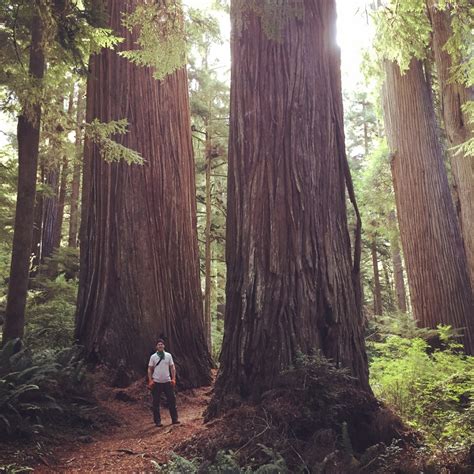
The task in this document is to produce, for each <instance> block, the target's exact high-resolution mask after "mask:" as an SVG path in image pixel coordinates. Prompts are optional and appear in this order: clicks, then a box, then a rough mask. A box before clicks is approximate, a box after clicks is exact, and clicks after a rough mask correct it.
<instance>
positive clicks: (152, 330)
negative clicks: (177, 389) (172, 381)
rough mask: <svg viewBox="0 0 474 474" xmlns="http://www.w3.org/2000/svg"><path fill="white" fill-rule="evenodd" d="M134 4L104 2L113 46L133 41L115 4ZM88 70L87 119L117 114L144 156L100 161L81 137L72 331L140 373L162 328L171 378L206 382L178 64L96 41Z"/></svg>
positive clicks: (100, 353)
mask: <svg viewBox="0 0 474 474" xmlns="http://www.w3.org/2000/svg"><path fill="white" fill-rule="evenodd" d="M136 4H137V1H136V0H124V1H121V2H117V1H113V0H108V2H107V5H108V14H109V21H110V25H109V26H110V28H111V29H113V30H114V32H115V33H116V34H117V35H119V36H121V37H123V38H125V40H124V42H122V43H121V44H120V46H119V49H120V50H130V49H132V48H133V47H134V45H135V41H136V38H134V37H132V35H131V34H130V33H129V32H128V31H127V30H126V29H125V28H124V27H123V26H122V14H123V13H124V12H131V11H133V9H134V7H135V6H136ZM90 70H91V72H90V76H89V80H88V97H87V109H88V110H87V120H88V121H90V120H92V119H93V118H98V119H99V120H100V121H102V122H108V121H110V120H118V119H122V118H127V119H128V121H129V132H128V133H127V134H126V135H123V136H120V137H119V138H117V141H119V142H120V143H122V144H123V145H125V146H127V147H130V148H132V149H134V150H137V151H138V152H140V153H141V154H142V155H143V157H144V159H145V160H146V161H145V163H144V165H142V166H140V165H127V164H126V163H123V162H121V163H112V164H111V163H106V162H104V161H103V160H102V159H101V157H100V154H99V150H98V149H97V146H95V145H93V144H91V143H87V146H86V150H85V153H86V159H85V163H84V188H83V193H84V194H85V196H84V199H83V214H82V217H83V218H84V217H85V219H84V220H83V221H82V227H83V231H82V230H81V273H80V282H79V296H78V312H77V328H76V335H77V338H78V340H79V342H80V343H81V344H83V345H84V346H85V349H86V351H87V353H88V355H89V357H90V358H91V359H93V360H94V359H95V360H99V361H102V362H104V363H106V364H107V365H109V366H110V367H112V368H116V367H118V366H119V365H124V366H125V367H126V368H128V369H130V370H132V371H134V372H135V373H136V374H143V373H144V371H145V369H146V365H147V362H148V357H149V355H150V352H152V351H153V350H154V347H155V344H156V339H157V338H158V337H159V336H160V334H162V333H163V334H164V335H166V342H167V349H168V350H170V352H171V353H172V354H173V356H174V358H175V362H176V365H177V368H178V370H177V372H178V383H179V384H180V385H181V386H183V387H195V386H199V385H204V384H208V383H210V380H211V379H210V367H211V358H210V355H209V353H208V350H207V345H206V339H205V334H204V327H203V314H202V295H201V289H200V280H199V254H198V245H197V230H196V202H195V184H194V163H193V154H192V145H191V127H190V116H189V103H188V91H187V76H186V69H185V68H184V67H183V68H181V69H179V70H178V71H176V72H174V73H172V74H170V75H168V76H167V77H166V78H165V79H163V80H162V81H160V82H158V81H156V80H155V79H154V78H153V76H152V70H151V69H150V68H145V67H138V66H135V65H133V64H132V63H131V62H129V61H127V60H126V59H124V58H122V57H120V56H119V55H118V54H117V51H112V50H103V51H102V52H101V54H100V55H96V56H94V57H92V58H91V63H90ZM85 208H87V210H86V209H85ZM84 236H85V238H84Z"/></svg>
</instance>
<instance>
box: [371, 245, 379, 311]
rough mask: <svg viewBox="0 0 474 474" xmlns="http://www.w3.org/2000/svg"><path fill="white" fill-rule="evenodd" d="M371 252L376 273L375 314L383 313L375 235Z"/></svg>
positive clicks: (374, 288)
mask: <svg viewBox="0 0 474 474" xmlns="http://www.w3.org/2000/svg"><path fill="white" fill-rule="evenodd" d="M370 253H371V255H372V269H373V273H374V287H373V289H372V292H373V294H374V316H381V315H382V286H381V285H380V272H379V262H378V258H377V237H375V236H374V237H373V239H372V242H371V244H370Z"/></svg>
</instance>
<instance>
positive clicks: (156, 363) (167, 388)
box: [148, 339, 179, 427]
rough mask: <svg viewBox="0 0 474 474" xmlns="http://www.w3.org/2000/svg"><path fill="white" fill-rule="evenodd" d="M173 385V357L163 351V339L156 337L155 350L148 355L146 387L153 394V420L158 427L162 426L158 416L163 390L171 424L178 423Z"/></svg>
mask: <svg viewBox="0 0 474 474" xmlns="http://www.w3.org/2000/svg"><path fill="white" fill-rule="evenodd" d="M170 372H171V377H170ZM175 385H176V368H175V366H174V362H173V357H172V356H171V354H170V353H169V352H165V341H164V340H163V339H158V342H157V343H156V352H155V353H154V354H153V355H152V356H151V357H150V362H149V363H148V388H150V389H151V394H152V396H153V421H154V422H155V425H156V426H158V427H160V426H163V425H162V423H161V416H160V398H161V394H162V393H163V392H164V393H165V395H166V399H167V400H168V407H169V410H170V415H171V421H172V423H173V425H177V424H179V421H178V411H177V410H176V397H175V395H174V387H175Z"/></svg>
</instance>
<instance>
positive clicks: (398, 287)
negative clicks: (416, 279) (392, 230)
mask: <svg viewBox="0 0 474 474" xmlns="http://www.w3.org/2000/svg"><path fill="white" fill-rule="evenodd" d="M390 249H391V252H392V265H393V277H394V279H395V293H396V294H397V307H398V309H399V311H401V312H402V313H406V312H407V296H406V291H405V279H404V276H403V265H402V256H401V253H400V246H399V244H398V239H392V243H391V245H390Z"/></svg>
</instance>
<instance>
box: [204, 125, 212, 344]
mask: <svg viewBox="0 0 474 474" xmlns="http://www.w3.org/2000/svg"><path fill="white" fill-rule="evenodd" d="M207 125H208V124H207V123H206V146H205V148H206V151H205V153H206V235H205V239H206V251H205V263H206V265H205V267H206V270H205V271H206V275H205V276H206V282H205V290H204V328H205V332H206V339H207V345H208V347H209V350H210V351H212V336H211V334H212V331H211V291H212V282H211V258H212V255H211V244H212V241H211V223H212V202H211V199H212V196H211V165H212V163H211V156H212V149H211V140H210V137H209V132H207Z"/></svg>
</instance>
